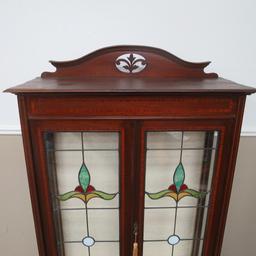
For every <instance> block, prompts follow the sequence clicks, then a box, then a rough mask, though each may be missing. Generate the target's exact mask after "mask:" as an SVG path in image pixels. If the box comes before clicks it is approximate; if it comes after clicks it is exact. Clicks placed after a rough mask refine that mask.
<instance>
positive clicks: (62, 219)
mask: <svg viewBox="0 0 256 256" xmlns="http://www.w3.org/2000/svg"><path fill="white" fill-rule="evenodd" d="M45 148H46V153H47V164H48V177H49V184H50V189H51V195H52V203H53V206H52V208H53V215H54V224H55V230H56V238H57V245H58V255H60V256H64V255H65V256H80V255H81V256H82V255H83V256H84V255H88V256H102V252H104V254H107V255H112V256H115V255H116V256H118V255H119V133H118V132H86V131H84V132H56V133H45Z"/></svg>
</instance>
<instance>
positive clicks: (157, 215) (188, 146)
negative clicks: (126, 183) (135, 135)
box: [143, 130, 219, 256]
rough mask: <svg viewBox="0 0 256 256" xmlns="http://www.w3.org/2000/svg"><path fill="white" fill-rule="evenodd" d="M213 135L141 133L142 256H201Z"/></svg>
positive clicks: (212, 161)
mask: <svg viewBox="0 0 256 256" xmlns="http://www.w3.org/2000/svg"><path fill="white" fill-rule="evenodd" d="M218 135H219V134H218V132H216V131H207V132H206V131H186V130H184V131H152V132H151V131H149V132H146V133H145V152H144V153H145V154H146V156H145V166H144V169H145V203H144V232H143V233H144V234H143V255H144V256H155V255H158V256H189V255H192V256H198V255H201V254H202V253H201V251H202V246H203V242H204V231H205V226H206V219H207V211H208V208H209V207H210V205H209V202H210V200H209V199H210V197H211V184H212V177H213V173H214V164H215V158H216V157H215V156H217V154H216V150H217V142H218Z"/></svg>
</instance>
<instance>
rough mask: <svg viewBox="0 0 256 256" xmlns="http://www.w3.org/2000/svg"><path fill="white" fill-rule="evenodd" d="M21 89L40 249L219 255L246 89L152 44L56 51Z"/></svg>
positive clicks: (87, 255) (53, 255)
mask: <svg viewBox="0 0 256 256" xmlns="http://www.w3.org/2000/svg"><path fill="white" fill-rule="evenodd" d="M51 64H52V65H53V66H54V67H56V71H55V72H44V73H42V75H41V77H40V78H36V79H34V80H32V81H29V82H27V83H25V84H22V85H19V86H17V87H13V88H10V89H8V90H6V91H7V92H11V93H14V94H16V95H17V96H18V103H19V111H20V119H21V127H22V135H23V142H24V149H25V156H26V164H27V172H28V179H29V187H30V194H31V200H32V207H33V214H34V221H35V228H36V235H37V241H38V248H39V254H40V256H64V255H65V256H119V255H120V256H131V255H133V256H137V255H138V256H155V255H158V256H198V255H204V256H217V255H220V251H221V243H222V239H223V233H224V227H225V221H226V216H227V211H228V203H229V198H230V193H231V186H232V179H233V175H234V169H235V162H236V155H237V149H238V143H239V136H240V129H241V123H242V117H243V111H244V104H245V98H246V95H248V94H251V93H254V92H255V91H256V90H255V89H254V88H250V87H246V86H242V85H239V84H236V83H234V82H231V81H228V80H225V79H222V78H218V75H217V74H215V73H208V74H207V73H205V72H204V68H205V67H206V66H207V65H208V64H209V62H204V63H191V62H187V61H183V60H181V59H179V58H177V57H175V56H174V55H172V54H170V53H168V52H166V51H164V50H160V49H156V48H152V47H144V46H115V47H109V48H104V49H100V50H98V51H95V52H93V53H91V54H89V55H86V56H84V57H82V58H80V59H77V60H72V61H65V62H56V61H51Z"/></svg>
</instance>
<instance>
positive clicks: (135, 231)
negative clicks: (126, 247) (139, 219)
mask: <svg viewBox="0 0 256 256" xmlns="http://www.w3.org/2000/svg"><path fill="white" fill-rule="evenodd" d="M133 235H134V242H133V250H132V256H138V225H137V223H134V226H133Z"/></svg>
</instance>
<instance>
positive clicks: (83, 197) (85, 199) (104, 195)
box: [58, 190, 117, 203]
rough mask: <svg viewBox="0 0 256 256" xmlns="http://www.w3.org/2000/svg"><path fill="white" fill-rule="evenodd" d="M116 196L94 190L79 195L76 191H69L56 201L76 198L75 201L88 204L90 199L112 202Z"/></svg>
mask: <svg viewBox="0 0 256 256" xmlns="http://www.w3.org/2000/svg"><path fill="white" fill-rule="evenodd" d="M116 195H117V193H115V194H108V193H105V192H102V191H98V190H95V191H93V192H89V193H80V192H77V191H70V192H67V193H65V194H62V195H59V196H58V199H59V200H61V201H66V200H69V199H71V198H77V199H80V200H82V201H83V202H86V203H88V202H89V201H90V200H91V199H92V198H101V199H104V200H112V199H114V197H115V196H116Z"/></svg>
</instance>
